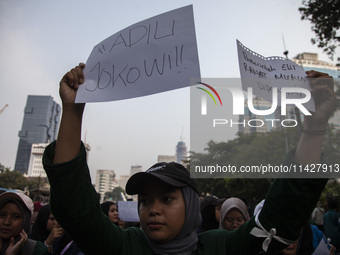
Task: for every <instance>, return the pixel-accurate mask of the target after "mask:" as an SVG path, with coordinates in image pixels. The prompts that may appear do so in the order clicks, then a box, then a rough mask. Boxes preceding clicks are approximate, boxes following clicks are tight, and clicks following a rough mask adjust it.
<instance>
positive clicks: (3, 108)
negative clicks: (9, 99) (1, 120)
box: [0, 104, 8, 114]
mask: <svg viewBox="0 0 340 255" xmlns="http://www.w3.org/2000/svg"><path fill="white" fill-rule="evenodd" d="M7 106H8V104H6V105H5V106H4V107H2V109H1V110H0V114H1V113H2V112H3V111H4V110H5V109H6V107H7Z"/></svg>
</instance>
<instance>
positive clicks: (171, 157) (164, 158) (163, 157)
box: [157, 155, 177, 163]
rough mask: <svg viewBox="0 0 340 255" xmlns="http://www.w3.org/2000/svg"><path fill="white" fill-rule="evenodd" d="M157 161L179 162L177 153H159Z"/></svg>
mask: <svg viewBox="0 0 340 255" xmlns="http://www.w3.org/2000/svg"><path fill="white" fill-rule="evenodd" d="M157 162H158V163H160V162H177V157H176V156H175V155H158V158H157Z"/></svg>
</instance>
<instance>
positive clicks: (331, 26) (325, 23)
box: [299, 0, 340, 59]
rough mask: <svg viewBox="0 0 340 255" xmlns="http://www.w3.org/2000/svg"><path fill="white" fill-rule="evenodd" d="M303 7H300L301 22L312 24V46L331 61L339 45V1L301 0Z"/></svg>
mask: <svg viewBox="0 0 340 255" xmlns="http://www.w3.org/2000/svg"><path fill="white" fill-rule="evenodd" d="M302 4H303V5H304V7H300V8H299V11H300V13H301V15H302V16H301V19H302V20H309V21H310V22H311V23H312V31H313V32H314V33H315V35H316V37H315V38H312V39H311V41H312V43H313V44H317V46H318V47H319V48H323V49H324V51H325V52H326V53H327V54H328V55H329V56H330V58H331V59H333V56H334V53H335V49H336V48H337V47H338V46H339V45H340V36H339V31H338V30H339V28H340V1H338V0H303V1H302Z"/></svg>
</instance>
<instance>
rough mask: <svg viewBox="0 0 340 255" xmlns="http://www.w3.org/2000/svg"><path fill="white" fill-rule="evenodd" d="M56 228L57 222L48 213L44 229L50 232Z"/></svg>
mask: <svg viewBox="0 0 340 255" xmlns="http://www.w3.org/2000/svg"><path fill="white" fill-rule="evenodd" d="M57 226H58V222H57V220H56V219H55V218H54V216H53V214H52V213H50V215H49V216H48V219H47V223H46V229H47V230H48V231H49V232H51V231H52V229H53V228H55V227H57Z"/></svg>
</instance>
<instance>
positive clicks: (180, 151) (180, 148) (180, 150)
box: [176, 141, 188, 163]
mask: <svg viewBox="0 0 340 255" xmlns="http://www.w3.org/2000/svg"><path fill="white" fill-rule="evenodd" d="M187 155H188V151H187V146H186V145H185V142H183V141H179V142H178V143H177V146H176V157H177V163H181V162H182V161H183V160H184V159H185V158H186V157H187Z"/></svg>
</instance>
